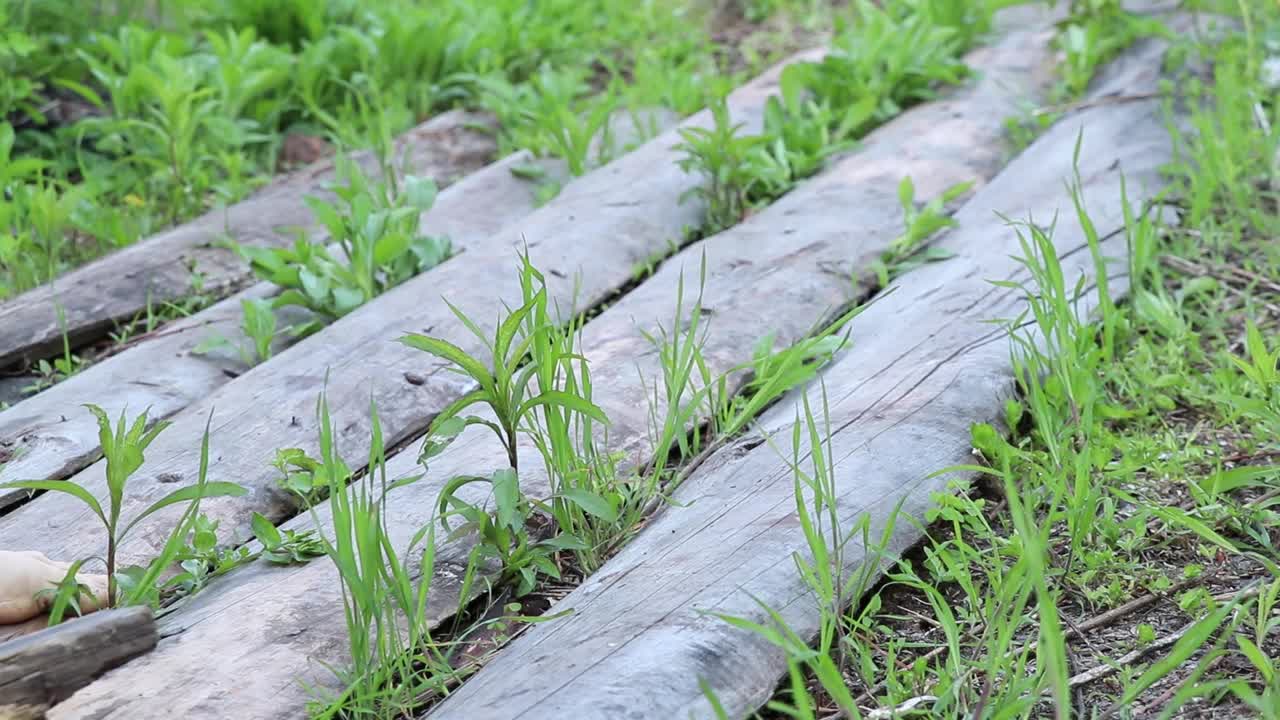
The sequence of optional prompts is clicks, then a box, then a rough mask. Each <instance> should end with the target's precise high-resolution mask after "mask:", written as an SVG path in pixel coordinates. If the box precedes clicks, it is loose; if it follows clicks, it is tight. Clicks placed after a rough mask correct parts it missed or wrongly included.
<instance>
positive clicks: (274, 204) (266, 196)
mask: <svg viewBox="0 0 1280 720" xmlns="http://www.w3.org/2000/svg"><path fill="white" fill-rule="evenodd" d="M492 125H493V121H492V119H490V118H488V117H486V116H483V115H477V114H474V113H466V112H461V111H450V112H447V113H443V114H441V115H438V116H436V117H434V118H432V119H431V120H428V121H427V122H425V123H423V124H422V125H419V126H418V127H416V128H414V129H413V130H410V131H409V132H407V133H405V134H404V135H402V136H401V137H400V138H399V139H398V141H397V155H396V157H397V160H398V165H397V167H408V168H409V169H410V171H411V172H414V173H416V174H418V175H423V176H427V177H433V178H435V179H436V181H437V183H438V184H440V185H441V186H444V185H449V184H452V183H453V182H454V181H455V180H457V179H458V178H460V177H462V176H464V175H467V174H469V173H471V172H473V171H475V170H478V169H480V168H481V167H483V166H484V165H485V164H486V163H488V162H489V161H490V160H492V159H493V156H494V153H495V152H496V151H497V146H496V144H495V140H494V137H493V134H492V132H489V131H486V130H483V129H480V127H478V126H488V127H492ZM352 157H353V159H354V160H356V161H357V162H358V163H359V164H360V166H361V167H363V168H364V169H365V171H366V172H374V171H376V169H377V161H376V157H375V156H374V155H373V154H372V153H370V152H360V153H355V154H353V156H352ZM400 163H402V164H400ZM333 178H334V160H332V159H328V160H322V161H319V162H317V163H314V164H312V165H310V166H308V167H306V168H304V169H302V170H299V171H297V172H295V173H291V174H289V175H286V176H284V177H282V178H280V179H278V180H276V181H274V182H273V183H271V184H270V185H268V186H267V187H266V188H263V189H262V190H259V191H258V192H256V193H254V194H253V195H251V196H250V197H249V198H247V199H245V200H243V201H241V202H239V203H236V204H234V205H232V206H230V207H227V208H225V209H216V210H211V211H210V212H208V213H206V214H205V215H203V216H201V217H200V218H198V219H196V220H193V221H192V222H189V223H186V224H184V225H180V226H178V227H175V228H172V229H170V230H166V231H164V232H162V233H160V234H158V235H154V236H152V237H150V238H147V239H145V240H142V241H140V242H138V243H136V244H134V245H131V246H129V247H127V248H124V249H122V250H119V251H116V252H114V253H112V254H110V255H107V256H105V257H103V258H100V259H98V260H95V261H93V262H91V263H88V264H86V265H84V266H83V267H80V268H77V269H76V270H73V271H71V272H69V273H66V274H65V275H62V276H61V277H58V278H57V279H55V280H54V281H53V282H52V283H49V284H46V285H41V286H40V287H38V288H35V289H33V290H30V291H28V292H25V293H23V294H21V295H18V296H17V297H13V298H10V299H9V300H7V301H5V302H3V303H0V367H4V366H6V365H9V364H11V363H13V362H15V361H17V360H20V359H23V358H26V359H34V358H38V357H42V356H43V355H44V354H47V352H48V351H49V350H50V349H51V348H61V345H62V335H63V328H64V327H65V329H66V331H67V335H68V336H69V337H70V339H71V342H72V343H73V344H79V343H81V342H85V341H88V340H92V339H94V338H95V337H97V336H99V335H101V334H103V333H104V332H105V331H106V330H107V329H109V328H110V326H111V324H112V323H113V322H117V321H121V320H127V319H130V318H132V317H134V316H135V315H137V314H138V313H140V312H143V311H145V310H146V308H147V306H148V303H153V304H154V303H163V302H168V301H171V300H176V299H179V298H182V297H186V296H187V295H190V294H191V293H192V287H191V277H192V270H193V268H194V270H195V272H198V273H200V274H201V276H202V279H203V283H204V284H203V291H204V292H209V293H214V294H217V295H227V294H229V293H231V292H233V291H235V290H236V289H237V288H239V287H243V285H244V284H245V283H246V282H247V281H248V280H249V278H250V273H249V268H248V266H247V264H246V263H245V262H244V261H243V260H241V259H240V258H239V257H238V256H237V255H236V254H235V253H234V252H232V251H231V250H229V249H227V248H225V247H223V246H221V245H215V243H216V242H217V241H218V240H219V239H221V238H223V237H226V236H230V237H231V238H232V239H234V240H236V241H237V242H240V243H242V244H245V245H255V246H268V245H283V244H288V243H291V242H293V239H292V236H291V235H289V234H288V233H287V232H286V230H287V229H288V228H290V227H313V226H314V220H313V218H312V216H311V210H310V209H309V208H308V207H307V206H306V204H305V203H304V202H303V198H304V197H305V196H307V195H317V196H321V197H331V194H330V193H329V191H328V190H327V189H326V188H325V185H326V184H328V183H329V182H331V181H332V180H333ZM58 308H61V309H62V310H63V311H64V313H65V325H64V324H63V323H62V322H60V321H59V318H58Z"/></svg>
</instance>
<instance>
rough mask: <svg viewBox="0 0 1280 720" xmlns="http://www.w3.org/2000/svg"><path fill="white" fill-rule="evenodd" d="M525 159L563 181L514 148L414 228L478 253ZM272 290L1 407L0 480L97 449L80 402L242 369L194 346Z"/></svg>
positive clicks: (217, 308)
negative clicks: (243, 305) (199, 352)
mask: <svg viewBox="0 0 1280 720" xmlns="http://www.w3.org/2000/svg"><path fill="white" fill-rule="evenodd" d="M635 120H637V121H640V122H641V123H642V125H643V127H641V128H638V127H636V126H635V124H634V122H633V118H631V117H630V116H622V115H618V116H615V117H614V118H613V119H612V123H611V124H612V126H613V129H612V132H611V133H610V138H611V139H612V141H613V142H614V143H615V145H616V146H617V147H618V148H622V147H625V146H626V145H627V144H628V143H631V142H636V141H639V140H643V139H644V134H645V133H648V132H650V125H652V127H653V128H655V129H657V130H658V131H661V130H666V129H667V128H670V127H671V126H673V125H675V124H676V123H677V122H678V118H676V117H675V115H674V114H672V113H670V112H666V111H661V110H650V111H644V112H641V113H638V114H637V117H636V118H635ZM530 167H533V168H536V169H538V170H540V171H541V173H542V180H541V182H553V183H557V184H563V183H564V182H566V181H567V180H568V179H569V172H568V167H567V165H566V163H565V162H564V161H563V160H559V159H555V158H534V157H532V155H530V154H529V153H528V152H524V151H521V152H518V153H515V154H513V155H511V156H509V157H507V158H504V159H502V160H500V161H498V162H496V163H493V164H491V165H489V166H488V167H486V168H484V169H482V170H480V171H478V172H476V173H473V174H471V175H469V176H467V177H466V178H464V179H462V180H460V181H459V182H457V183H455V184H453V185H451V186H450V187H448V188H446V189H445V190H444V191H443V192H442V193H441V194H440V196H439V197H438V198H437V199H436V203H435V205H434V206H433V207H432V208H431V209H430V210H428V211H427V212H426V213H425V214H424V215H423V218H422V231H423V232H425V233H428V234H433V235H444V236H447V237H449V238H450V239H451V241H452V242H453V246H454V249H455V251H456V252H473V251H483V250H484V249H485V248H486V247H487V245H486V244H487V243H489V242H491V241H494V240H496V239H497V237H498V232H499V231H500V230H501V229H502V228H503V227H505V226H506V225H508V224H509V223H512V222H514V221H516V220H519V219H521V218H524V217H525V216H527V215H528V214H529V213H531V212H533V211H534V209H535V206H536V201H537V197H536V192H537V191H536V188H535V186H534V185H533V184H531V183H530V182H529V181H527V180H522V179H520V178H519V177H517V176H516V175H515V174H513V173H512V169H513V168H526V169H528V168H530ZM331 249H333V250H340V248H337V246H334V247H333V248H331ZM277 292H278V288H276V287H275V286H273V285H271V284H270V283H258V284H256V285H254V286H252V287H250V288H247V289H245V290H243V291H241V292H240V293H237V294H235V295H233V296H231V297H230V298H227V299H226V300H223V301H222V302H220V303H218V304H216V305H214V306H212V307H210V308H208V309H206V310H204V311H202V312H199V313H196V314H195V315H193V316H191V317H189V318H184V319H183V320H181V321H178V322H175V323H172V324H170V325H168V326H166V327H164V328H163V329H162V331H161V332H160V333H158V334H157V335H156V336H155V337H154V338H151V339H148V340H146V341H145V342H143V343H141V344H139V345H137V346H135V347H132V348H130V349H128V350H126V351H124V352H122V353H120V354H118V355H115V356H113V357H111V358H108V359H106V360H104V361H102V362H101V363H99V364H97V365H94V366H92V367H90V368H88V369H86V370H84V371H82V372H80V373H78V374H77V375H75V376H73V377H72V378H70V379H68V380H66V381H64V382H62V383H59V384H57V385H55V386H54V387H52V388H49V389H48V390H46V391H44V392H42V393H40V394H39V395H36V396H34V397H31V398H29V399H27V400H26V401H24V402H21V403H19V404H16V405H15V406H14V407H11V408H9V409H7V410H5V411H3V412H0V463H4V467H3V468H0V478H3V479H6V480H10V479H29V478H35V479H42V480H43V479H50V480H56V479H61V478H65V477H67V476H68V475H71V474H73V473H76V472H79V471H80V470H82V469H83V468H85V467H86V466H87V465H89V464H90V463H92V462H94V461H96V460H97V459H98V458H99V457H101V451H100V448H99V445H98V429H97V424H96V421H95V419H94V418H93V416H92V415H90V414H89V413H88V412H86V411H85V410H84V409H83V408H82V407H81V405H82V404H84V403H93V404H97V405H100V406H101V407H102V408H103V409H104V410H106V411H107V414H108V415H109V416H111V417H116V416H117V415H118V414H119V413H120V412H121V411H122V410H129V411H130V412H133V413H136V412H140V411H141V410H142V409H144V408H148V409H149V413H150V417H151V418H152V419H154V420H158V419H161V418H166V417H169V416H170V415H172V414H173V413H175V412H177V411H178V410H181V409H182V408H184V407H186V406H187V405H190V404H191V403H193V402H195V401H196V400H199V399H200V398H203V397H206V396H208V395H209V394H211V393H212V392H213V391H214V390H216V389H217V388H219V387H221V386H223V385H225V384H226V383H227V382H229V381H230V380H231V379H232V378H234V377H236V376H238V375H241V374H243V373H244V372H246V371H247V370H248V369H249V368H248V367H247V366H246V365H245V364H244V362H243V361H242V360H241V359H240V357H239V356H238V355H237V354H236V352H235V351H234V350H231V349H225V350H220V351H217V352H215V353H211V354H208V355H197V354H195V353H194V352H193V351H194V350H195V348H196V346H197V345H199V344H200V342H201V341H202V340H203V339H204V338H206V337H209V336H211V335H215V334H216V335H221V336H222V337H225V338H227V339H228V340H229V341H230V342H231V344H232V345H233V346H240V345H246V346H247V345H249V344H250V343H249V340H248V338H247V337H246V336H245V335H244V333H243V332H242V331H241V330H240V317H241V310H240V302H241V300H243V299H247V298H260V297H268V296H271V295H274V294H276V293H277ZM291 310H292V312H288V313H287V312H283V311H282V312H281V313H279V314H280V315H281V316H282V318H283V317H284V316H285V315H290V314H299V313H298V312H297V311H298V309H297V308H293V309H291ZM302 314H305V313H302ZM281 325H282V326H283V325H284V320H283V319H282V321H281ZM292 343H293V339H292V338H291V337H289V336H288V335H281V336H280V337H279V338H277V339H276V342H275V343H274V344H273V345H274V350H275V352H280V351H281V350H283V349H284V348H285V347H288V346H289V345H291V344H292ZM27 496H28V493H27V491H25V490H0V510H3V509H4V508H6V507H8V506H10V505H12V504H14V503H16V502H19V501H21V500H22V499H24V498H26V497H27Z"/></svg>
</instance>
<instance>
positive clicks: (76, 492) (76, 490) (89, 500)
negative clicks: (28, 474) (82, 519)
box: [0, 480, 107, 525]
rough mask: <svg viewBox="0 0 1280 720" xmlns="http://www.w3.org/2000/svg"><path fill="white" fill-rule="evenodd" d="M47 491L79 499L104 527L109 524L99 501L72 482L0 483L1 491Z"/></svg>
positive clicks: (15, 481) (19, 481) (32, 481)
mask: <svg viewBox="0 0 1280 720" xmlns="http://www.w3.org/2000/svg"><path fill="white" fill-rule="evenodd" d="M11 489H12V490H45V491H49V492H60V493H66V494H67V495H71V496H72V497H76V498H79V500H80V501H81V502H83V503H84V504H85V505H88V506H89V509H90V510H92V511H93V514H94V515H97V516H98V519H99V520H101V521H102V524H103V525H106V524H107V516H106V515H105V514H103V512H102V506H101V505H99V504H98V499H97V498H95V497H94V496H93V494H92V493H90V492H89V491H88V490H85V489H84V488H83V487H80V486H79V485H77V484H75V483H74V482H72V481H70V480H14V481H12V482H6V483H0V490H11Z"/></svg>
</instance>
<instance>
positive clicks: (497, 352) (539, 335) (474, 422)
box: [401, 255, 608, 596]
mask: <svg viewBox="0 0 1280 720" xmlns="http://www.w3.org/2000/svg"><path fill="white" fill-rule="evenodd" d="M520 277H521V288H522V291H523V298H524V304H523V305H521V306H520V307H519V308H517V309H516V310H514V311H512V312H511V313H510V314H509V315H507V317H506V318H504V319H503V320H502V322H501V323H500V324H499V325H498V328H497V330H496V331H495V333H494V335H493V337H492V338H489V337H488V336H486V335H485V333H484V332H483V331H482V330H481V329H480V328H479V326H477V325H476V324H475V323H474V322H472V321H471V320H470V319H469V318H467V317H466V316H465V315H464V314H463V313H462V312H461V311H460V310H458V309H457V308H454V307H453V306H452V305H450V306H449V307H450V308H451V309H452V310H453V312H454V314H455V315H457V317H458V319H459V320H461V321H462V323H463V324H464V325H465V326H466V327H467V328H468V329H470V330H471V332H472V333H473V334H475V336H476V337H477V338H478V339H479V340H480V342H481V343H483V344H484V347H485V350H486V351H487V353H488V354H489V356H490V357H491V358H492V367H491V368H490V367H486V365H485V364H484V363H482V362H481V361H479V360H477V359H476V358H474V357H472V356H470V355H468V354H467V353H466V352H465V351H464V350H462V349H461V348H459V347H458V346H456V345H454V344H452V343H450V342H448V341H446V340H442V339H438V338H432V337H428V336H425V335H420V334H410V335H406V336H404V337H403V338H401V342H402V343H404V344H405V345H407V346H409V347H412V348H415V349H418V350H422V351H423V352H426V353H429V354H431V355H434V356H436V357H438V358H440V359H442V360H445V361H446V362H449V363H450V364H451V365H452V368H451V369H453V370H454V371H455V372H458V373H461V374H463V375H465V376H466V377H468V378H470V379H471V380H472V381H473V382H475V383H476V385H477V388H476V389H475V390H472V391H471V392H469V393H467V394H465V395H463V396H462V397H461V398H459V399H458V400H456V401H454V402H453V403H451V404H450V405H449V406H448V407H447V408H446V409H445V410H444V411H442V412H441V413H440V415H438V416H437V418H436V419H435V420H434V421H433V423H432V426H431V429H430V431H429V432H428V435H427V438H426V440H425V441H424V443H423V449H422V453H421V461H422V463H423V465H424V466H427V464H428V461H429V460H430V459H431V458H433V457H435V456H436V455H438V454H439V453H440V452H442V451H443V450H444V449H445V448H446V447H447V446H448V444H449V443H450V442H452V441H453V439H454V438H456V437H457V436H458V435H459V434H460V433H461V432H462V431H463V430H464V429H465V428H466V427H468V426H481V427H486V428H489V429H490V430H492V431H493V433H494V435H495V436H496V437H497V438H498V440H499V441H500V442H501V443H502V446H503V448H504V449H505V451H506V461H507V467H503V468H500V469H498V470H496V471H494V472H493V473H492V474H491V475H489V476H487V477H486V476H481V475H464V476H459V477H456V478H453V479H452V480H450V481H449V482H448V483H447V484H446V485H445V487H444V488H443V489H442V490H441V493H440V497H439V501H438V505H439V522H440V523H441V525H442V527H444V529H445V530H446V531H448V532H450V533H451V536H456V535H460V534H465V533H469V532H477V533H479V536H480V540H481V541H480V543H479V544H478V545H477V546H476V547H475V549H474V550H473V551H472V561H471V566H472V567H479V566H480V564H481V563H483V562H484V561H485V560H487V559H490V558H492V559H494V560H496V561H498V562H499V563H500V564H501V567H502V576H503V580H505V581H513V582H515V583H516V594H517V596H519V595H523V594H525V593H527V592H528V591H530V590H532V589H533V587H534V583H535V581H536V580H537V576H538V574H539V573H544V574H548V575H551V576H552V577H558V576H559V570H558V569H557V568H556V565H555V563H554V561H553V559H552V558H553V556H554V554H555V553H556V552H558V551H560V550H566V549H572V548H573V547H575V546H577V545H578V544H579V543H577V542H575V541H574V539H573V538H571V537H569V536H564V535H562V536H559V537H556V538H551V539H542V540H539V539H537V538H536V532H537V528H536V526H535V524H534V522H533V521H534V517H535V513H536V512H537V511H538V510H539V509H541V508H542V507H543V505H542V503H540V502H536V501H534V500H533V499H532V498H529V497H528V496H527V495H526V494H525V493H524V492H522V490H521V488H520V480H519V472H520V459H519V454H518V452H517V439H518V437H519V436H520V435H521V434H522V433H523V434H532V433H534V432H536V431H535V430H534V429H533V425H532V424H531V423H532V420H533V414H534V413H535V412H536V411H538V410H539V409H541V408H553V409H562V410H565V411H568V412H569V413H574V414H580V415H582V416H585V417H587V418H590V419H592V420H594V421H596V422H599V423H602V424H605V423H607V422H608V420H607V418H605V416H604V413H603V412H602V411H601V410H600V408H599V407H597V406H596V405H594V404H593V403H591V402H590V401H589V400H586V399H584V398H583V397H582V396H581V395H577V394H573V393H570V392H566V391H564V390H562V389H558V388H555V387H548V386H547V385H546V384H545V383H546V382H547V381H548V379H553V378H554V376H555V375H556V374H557V370H558V369H560V368H561V367H564V366H568V365H572V364H573V363H575V362H581V359H580V357H579V356H575V355H573V354H569V353H568V352H567V349H566V348H564V347H563V346H560V345H558V344H557V343H555V342H554V341H553V340H552V335H553V334H554V333H556V332H557V330H556V326H555V325H554V324H553V323H552V321H551V320H550V318H549V315H548V313H547V307H546V304H547V294H546V287H545V285H544V281H543V277H542V275H541V274H540V273H539V272H538V271H537V270H535V269H534V267H533V266H532V265H531V264H530V262H529V258H528V256H527V255H522V256H521V276H520ZM529 357H531V358H532V361H531V362H529V361H527V358H529ZM534 380H537V381H538V382H537V392H536V393H535V392H534V389H533V387H531V383H532V382H533V381H534ZM473 405H484V406H486V407H487V408H488V409H489V411H490V412H491V417H490V418H484V417H480V416H475V415H470V416H462V415H461V413H462V412H463V411H464V410H466V409H467V408H469V407H471V406H473ZM563 420H564V418H563V417H561V418H560V422H563ZM544 447H549V445H548V446H544ZM472 485H487V486H489V489H490V493H489V494H490V496H491V497H492V499H493V501H494V504H495V510H494V511H493V512H492V513H490V512H489V511H488V510H487V509H485V508H484V507H482V506H479V505H476V504H475V503H473V502H470V501H468V500H466V499H464V498H463V497H461V496H460V495H459V491H461V490H463V489H464V488H468V487H469V486H472ZM565 499H567V500H569V501H570V502H575V503H577V504H579V506H580V507H582V509H583V510H585V511H587V512H596V511H600V510H601V506H600V505H599V504H598V498H587V497H585V496H584V495H581V494H572V495H566V496H565ZM606 506H607V504H606ZM455 516H456V517H459V518H461V519H462V520H463V523H462V524H461V525H460V526H458V527H453V526H451V525H449V520H450V518H452V517H455ZM469 580H470V577H469V578H468V581H469ZM464 595H465V593H464Z"/></svg>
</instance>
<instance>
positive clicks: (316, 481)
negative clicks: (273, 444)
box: [271, 448, 332, 508]
mask: <svg viewBox="0 0 1280 720" xmlns="http://www.w3.org/2000/svg"><path fill="white" fill-rule="evenodd" d="M271 464H272V466H274V467H275V468H276V469H277V470H279V471H280V479H279V480H277V481H276V482H277V484H278V485H279V486H280V488H281V489H282V490H285V491H287V492H289V493H290V494H292V495H293V496H294V497H296V498H297V499H298V503H299V504H300V505H301V507H303V508H311V507H314V506H315V505H317V504H318V503H319V502H320V501H322V500H324V498H325V496H326V494H327V493H328V492H329V486H330V485H331V484H332V482H331V479H330V478H328V477H326V476H325V474H324V473H325V465H324V463H322V462H320V461H319V460H316V459H314V458H312V457H310V456H309V455H307V452H306V451H305V450H303V449H302V448H284V449H281V450H277V451H276V457H275V459H274V460H272V461H271Z"/></svg>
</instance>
